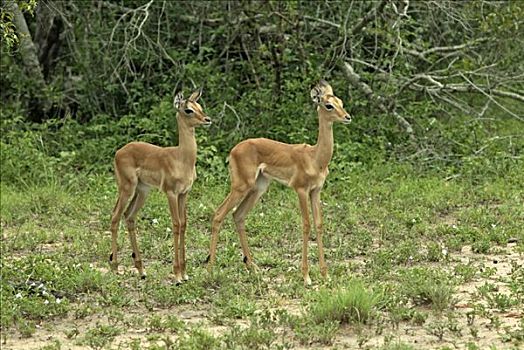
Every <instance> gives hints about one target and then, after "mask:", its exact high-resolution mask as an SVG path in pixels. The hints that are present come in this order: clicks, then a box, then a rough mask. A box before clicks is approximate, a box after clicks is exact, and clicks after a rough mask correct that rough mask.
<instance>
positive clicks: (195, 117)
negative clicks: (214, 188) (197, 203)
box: [109, 90, 211, 283]
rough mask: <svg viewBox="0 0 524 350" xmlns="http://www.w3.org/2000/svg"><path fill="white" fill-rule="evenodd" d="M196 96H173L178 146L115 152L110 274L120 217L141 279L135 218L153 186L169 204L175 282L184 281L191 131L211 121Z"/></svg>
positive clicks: (192, 172)
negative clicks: (116, 187) (123, 221)
mask: <svg viewBox="0 0 524 350" xmlns="http://www.w3.org/2000/svg"><path fill="white" fill-rule="evenodd" d="M200 95H201V90H198V91H195V92H193V93H192V94H191V96H189V98H188V99H187V100H185V99H184V97H183V95H182V93H178V94H177V95H176V96H175V99H174V101H173V105H174V107H175V109H176V111H177V114H176V119H177V123H178V138H179V144H178V147H158V146H155V145H152V144H149V143H145V142H131V143H128V144H127V145H125V146H124V147H122V148H121V149H119V150H118V151H117V152H116V154H115V175H116V180H117V185H118V200H117V202H116V205H115V208H114V209H113V216H112V220H111V236H112V244H111V255H110V257H109V260H110V262H111V267H112V269H113V270H116V269H117V268H118V259H117V236H118V226H119V223H120V218H121V217H122V213H123V214H124V218H125V222H126V226H127V229H128V231H129V239H130V241H131V247H132V249H133V255H132V257H133V260H134V263H135V267H136V268H137V269H138V272H139V274H140V276H141V277H142V278H145V273H144V267H143V264H142V259H141V257H140V251H139V249H138V244H137V240H136V233H137V229H136V225H135V219H136V216H137V213H138V211H139V210H140V208H142V206H143V205H144V202H145V200H146V198H147V195H148V192H149V190H150V188H151V187H156V188H158V189H160V190H161V191H163V192H164V193H165V194H166V196H167V199H168V201H169V211H170V214H171V222H172V225H173V248H174V258H173V273H174V274H175V280H176V283H180V282H181V281H182V279H187V275H186V253H185V242H184V236H185V231H186V222H187V213H186V197H187V194H188V192H189V190H190V189H191V186H192V184H193V181H194V180H195V178H196V169H195V162H196V155H197V144H196V140H195V127H196V126H199V125H209V124H211V119H209V118H208V117H207V116H206V114H205V113H204V111H203V110H202V106H200V104H198V102H197V101H198V99H199V98H200ZM130 198H131V201H130V202H129V199H130ZM128 202H129V204H128ZM126 206H127V209H126ZM124 209H125V212H124Z"/></svg>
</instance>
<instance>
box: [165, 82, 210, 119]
mask: <svg viewBox="0 0 524 350" xmlns="http://www.w3.org/2000/svg"><path fill="white" fill-rule="evenodd" d="M200 95H202V89H198V90H196V91H195V92H193V93H192V94H191V95H190V96H189V97H188V98H187V100H186V99H184V96H183V94H182V92H179V93H178V94H176V96H175V99H174V101H173V106H174V107H175V109H176V110H177V111H178V114H179V115H180V121H182V122H183V123H184V124H186V125H188V126H190V127H195V126H198V125H211V119H210V118H209V117H208V116H207V115H206V114H205V113H204V111H203V110H202V106H201V105H200V104H199V103H198V102H197V101H198V99H199V98H200Z"/></svg>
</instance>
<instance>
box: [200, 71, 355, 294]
mask: <svg viewBox="0 0 524 350" xmlns="http://www.w3.org/2000/svg"><path fill="white" fill-rule="evenodd" d="M311 98H312V100H313V102H314V103H315V104H316V105H317V113H318V122H319V133H318V140H317V144H316V145H314V146H311V145H306V144H297V145H290V144H285V143H282V142H278V141H273V140H268V139H264V138H259V139H248V140H245V141H242V142H240V143H239V144H237V145H236V146H235V147H234V148H233V149H232V150H231V153H230V157H229V166H230V175H231V191H230V193H229V195H228V196H227V197H226V199H225V200H224V201H223V202H222V204H221V205H220V206H219V207H218V209H217V210H216V212H215V215H214V218H213V224H212V237H211V247H210V252H209V256H208V269H209V270H210V269H211V268H212V266H213V264H214V262H215V254H216V247H217V240H218V232H219V230H220V226H221V225H222V222H223V220H224V217H225V216H226V215H227V214H228V213H229V212H230V211H231V209H233V208H234V207H236V210H235V212H234V213H233V219H234V221H235V225H236V230H237V232H238V234H239V236H240V244H241V246H242V252H243V254H244V262H245V263H246V265H247V266H248V267H250V268H255V269H256V265H255V264H254V262H253V258H252V257H251V254H250V251H249V247H248V244H247V239H246V230H245V223H244V222H245V218H246V215H247V213H248V212H249V211H250V210H251V209H252V208H253V207H254V205H255V203H256V202H257V200H258V199H259V198H260V197H261V196H262V194H263V193H264V192H265V191H266V190H267V188H268V186H269V183H270V181H271V180H272V179H275V180H277V181H279V182H281V183H283V184H285V185H287V186H289V187H291V188H293V189H294V190H295V191H296V193H297V195H298V200H299V204H300V211H301V214H302V224H303V235H302V238H303V245H302V274H303V277H304V283H305V284H306V285H309V284H311V279H310V277H309V267H308V260H307V249H308V240H309V232H310V227H311V225H310V221H309V209H308V200H309V201H310V202H311V209H312V212H313V221H314V224H315V226H316V232H317V244H318V250H319V254H318V258H319V263H320V272H321V274H322V276H324V277H326V276H327V265H326V262H325V259H324V247H323V244H322V213H321V206H320V191H321V190H322V186H323V185H324V181H325V180H326V176H327V175H328V164H329V161H330V160H331V156H332V155H333V123H334V122H342V123H349V122H350V121H351V117H350V116H349V114H348V113H347V112H346V111H345V110H344V106H343V103H342V101H341V100H340V99H339V98H338V97H336V96H335V95H333V89H332V88H331V86H330V85H329V84H328V83H327V82H326V81H324V80H321V81H320V82H319V83H318V84H317V85H316V86H315V87H314V88H313V89H312V90H311Z"/></svg>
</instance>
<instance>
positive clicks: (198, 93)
mask: <svg viewBox="0 0 524 350" xmlns="http://www.w3.org/2000/svg"><path fill="white" fill-rule="evenodd" d="M201 95H202V88H200V89H198V90H196V91H195V92H193V93H192V94H191V96H189V98H188V100H189V101H192V102H196V101H198V99H199V98H200V96H201Z"/></svg>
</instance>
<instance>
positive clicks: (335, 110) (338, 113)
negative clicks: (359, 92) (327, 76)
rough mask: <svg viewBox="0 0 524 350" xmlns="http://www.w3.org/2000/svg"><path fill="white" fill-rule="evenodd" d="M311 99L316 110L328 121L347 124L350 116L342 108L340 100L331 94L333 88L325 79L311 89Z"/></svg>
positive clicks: (342, 104)
mask: <svg viewBox="0 0 524 350" xmlns="http://www.w3.org/2000/svg"><path fill="white" fill-rule="evenodd" d="M311 99H312V100H313V102H314V103H315V104H316V105H317V111H318V113H319V115H320V117H321V118H326V119H327V120H328V121H330V122H342V123H344V124H348V123H349V122H350V121H351V116H350V115H349V113H348V112H346V110H345V109H344V103H342V100H341V99H339V98H338V97H336V96H335V95H333V88H331V85H329V84H328V82H327V81H325V80H320V81H319V82H318V84H317V85H315V87H313V89H311Z"/></svg>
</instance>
